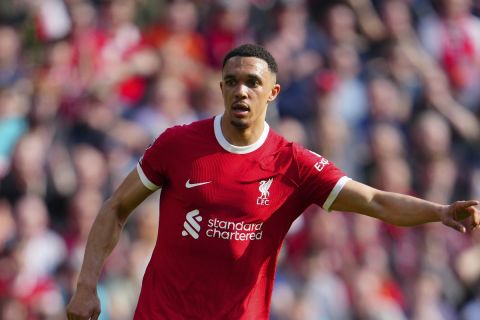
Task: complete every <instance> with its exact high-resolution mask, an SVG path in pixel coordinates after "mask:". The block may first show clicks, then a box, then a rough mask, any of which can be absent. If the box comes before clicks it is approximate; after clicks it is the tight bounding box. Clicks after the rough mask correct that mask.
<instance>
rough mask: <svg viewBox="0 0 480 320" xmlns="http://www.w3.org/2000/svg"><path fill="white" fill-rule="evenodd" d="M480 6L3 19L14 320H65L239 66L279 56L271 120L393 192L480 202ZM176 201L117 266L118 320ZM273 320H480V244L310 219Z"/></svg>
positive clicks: (12, 1)
mask: <svg viewBox="0 0 480 320" xmlns="http://www.w3.org/2000/svg"><path fill="white" fill-rule="evenodd" d="M479 13H480V1H475V2H474V1H469V0H384V1H380V0H379V1H374V0H346V1H326V0H325V1H323V0H322V1H320V0H319V1H314V0H311V1H307V0H304V1H302V0H250V1H247V0H235V1H227V0H209V1H208V0H205V1H200V0H197V1H186V0H183V1H180V0H177V1H165V0H163V1H162V0H111V1H106V0H96V1H94V0H64V1H62V0H43V1H36V0H2V1H1V2H0V319H4V320H12V319H15V320H18V319H28V320H37V319H64V318H65V313H64V309H65V306H66V304H67V303H68V301H69V299H70V297H71V295H72V290H73V288H74V285H75V281H76V277H77V274H78V271H79V268H80V265H81V261H82V257H83V252H84V248H85V242H86V238H87V235H88V231H89V228H90V226H91V224H92V221H93V219H94V218H95V215H96V214H97V212H98V210H99V208H100V206H101V204H102V202H103V201H104V199H105V198H106V197H107V196H108V195H109V194H110V193H111V191H112V189H114V188H115V187H116V186H117V185H118V183H119V181H121V179H122V178H123V177H125V176H126V174H127V173H128V172H129V171H130V170H131V169H133V168H134V167H135V165H136V163H137V161H138V159H139V157H140V156H141V155H142V153H143V151H144V149H145V148H146V146H147V145H148V144H149V143H150V142H151V141H152V140H153V139H154V138H155V137H156V136H158V135H159V134H160V133H162V132H163V131H164V130H165V129H166V128H167V127H170V126H173V125H177V124H184V123H190V122H191V121H194V120H197V119H203V118H206V117H211V116H213V115H215V114H219V113H221V112H222V110H223V104H222V97H221V94H220V90H219V81H220V78H221V76H220V69H221V63H222V59H223V56H224V54H225V53H226V52H227V51H229V50H230V49H231V48H233V47H235V46H237V45H239V44H243V43H259V44H262V45H264V46H265V47H266V48H267V49H268V50H270V51H271V52H272V54H273V55H274V57H275V58H276V59H277V61H278V64H279V67H280V71H279V74H278V81H279V83H280V84H281V86H282V93H281V94H280V97H279V98H278V99H277V100H276V102H275V103H274V104H272V105H270V107H269V113H268V121H269V123H270V124H271V126H272V127H273V128H274V129H275V130H276V131H278V132H280V133H281V134H283V135H284V136H285V137H286V138H287V139H289V140H292V141H296V142H298V143H301V144H303V145H304V146H306V147H308V148H310V149H311V150H314V151H316V152H318V153H321V154H322V155H324V156H325V157H327V158H328V159H330V160H331V161H333V162H335V163H336V164H337V166H339V167H340V168H342V169H343V170H344V171H345V172H347V174H348V175H349V176H350V177H352V178H354V179H357V180H359V181H362V182H365V183H368V184H370V185H372V186H374V187H377V188H381V189H383V190H388V191H395V192H401V193H406V194H410V195H415V196H420V197H423V198H426V199H428V200H432V201H436V202H440V203H448V202H450V201H453V200H458V199H466V198H476V199H480V125H479V116H480V20H479V18H478V14H479ZM157 202H158V193H157V194H156V195H154V196H152V197H151V198H149V199H148V201H146V202H145V203H144V204H143V205H142V206H141V207H140V208H138V209H137V210H136V213H135V214H133V215H132V217H131V218H130V219H129V221H128V224H127V226H126V230H125V232H124V233H123V235H122V237H121V240H120V242H119V244H118V246H117V248H116V249H115V251H114V252H113V254H112V256H111V257H110V258H109V259H108V261H107V263H106V265H105V268H104V272H103V273H102V277H101V281H100V283H99V286H98V293H99V296H100V298H101V301H102V310H103V312H102V314H101V316H100V319H131V318H132V312H133V310H134V308H135V305H136V301H137V297H138V292H139V288H140V283H141V278H142V275H143V272H144V270H145V267H146V264H147V262H148V259H149V256H150V254H151V251H152V248H153V245H154V243H155V239H156V231H157V229H156V227H157V223H158V212H157V210H158V204H157ZM271 309H272V313H271V318H272V319H274V320H294V319H298V320H300V319H302V320H303V319H326V320H343V319H374V320H377V319H388V320H396V319H417V320H436V319H449V320H450V319H464V320H474V319H476V320H478V319H480V233H479V232H476V233H473V234H467V235H463V234H459V233H456V232H455V231H453V230H450V229H447V228H446V227H444V226H442V225H440V224H430V225H425V226H422V227H416V228H397V227H393V226H389V225H386V224H383V223H381V222H379V221H377V220H374V219H371V218H367V217H363V216H356V215H352V214H347V213H340V212H335V213H324V212H322V210H321V209H320V208H318V207H311V208H309V209H308V210H307V211H306V212H305V214H304V215H302V216H301V218H299V219H298V220H297V221H296V222H295V223H294V225H293V226H292V229H291V230H290V232H289V234H288V237H287V239H286V241H285V245H284V247H283V249H282V252H281V255H280V258H279V266H278V272H277V277H276V281H275V289H274V293H273V299H272V306H271Z"/></svg>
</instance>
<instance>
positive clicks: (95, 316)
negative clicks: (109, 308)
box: [90, 312, 100, 320]
mask: <svg viewBox="0 0 480 320" xmlns="http://www.w3.org/2000/svg"><path fill="white" fill-rule="evenodd" d="M99 316H100V312H95V313H94V314H93V315H92V317H91V318H90V319H92V320H97V319H98V317H99Z"/></svg>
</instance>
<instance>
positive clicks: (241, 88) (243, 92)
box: [235, 83, 248, 99]
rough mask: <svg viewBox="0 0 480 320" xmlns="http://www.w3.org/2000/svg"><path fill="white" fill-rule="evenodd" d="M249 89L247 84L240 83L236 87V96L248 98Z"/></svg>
mask: <svg viewBox="0 0 480 320" xmlns="http://www.w3.org/2000/svg"><path fill="white" fill-rule="evenodd" d="M247 91H248V88H247V86H246V85H244V84H242V83H240V84H238V85H237V86H236V88H235V98H237V99H243V98H246V97H247V96H248V95H247Z"/></svg>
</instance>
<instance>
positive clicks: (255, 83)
mask: <svg viewBox="0 0 480 320" xmlns="http://www.w3.org/2000/svg"><path fill="white" fill-rule="evenodd" d="M246 84H247V86H248V87H250V88H256V87H258V86H259V85H260V81H259V80H258V79H249V80H248V81H247V83H246Z"/></svg>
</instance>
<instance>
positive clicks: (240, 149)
mask: <svg viewBox="0 0 480 320" xmlns="http://www.w3.org/2000/svg"><path fill="white" fill-rule="evenodd" d="M221 120H222V115H217V116H215V118H214V120H213V128H214V131H215V138H217V141H218V143H219V144H220V145H221V146H222V148H223V149H225V150H226V151H228V152H230V153H237V154H245V153H249V152H253V151H255V150H257V149H258V148H260V147H261V146H262V145H263V143H264V142H265V140H267V137H268V132H269V131H270V126H269V125H268V123H266V122H265V125H264V126H263V132H262V135H261V136H260V138H259V139H258V140H257V141H255V142H254V143H252V144H251V145H248V146H235V145H233V144H230V143H229V142H228V141H227V139H226V138H225V136H224V135H223V132H222V127H221V124H220V122H221Z"/></svg>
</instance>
